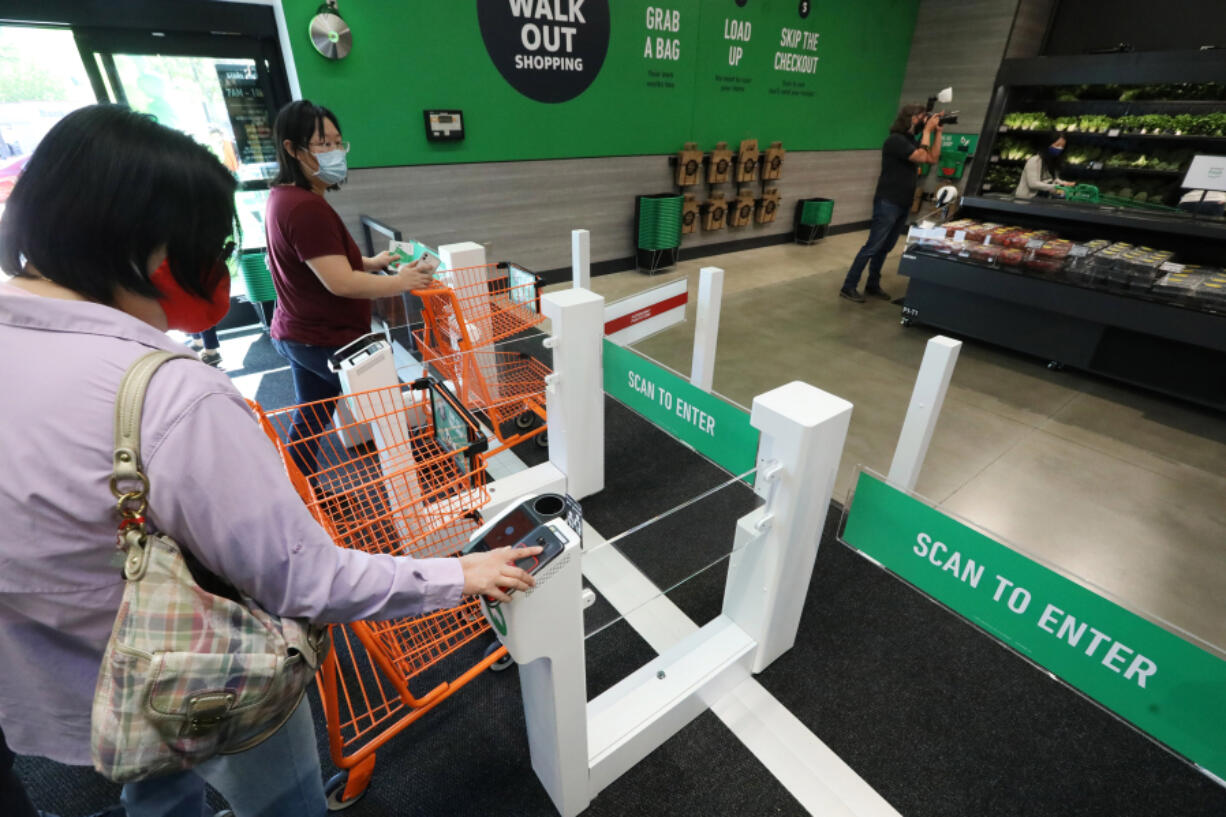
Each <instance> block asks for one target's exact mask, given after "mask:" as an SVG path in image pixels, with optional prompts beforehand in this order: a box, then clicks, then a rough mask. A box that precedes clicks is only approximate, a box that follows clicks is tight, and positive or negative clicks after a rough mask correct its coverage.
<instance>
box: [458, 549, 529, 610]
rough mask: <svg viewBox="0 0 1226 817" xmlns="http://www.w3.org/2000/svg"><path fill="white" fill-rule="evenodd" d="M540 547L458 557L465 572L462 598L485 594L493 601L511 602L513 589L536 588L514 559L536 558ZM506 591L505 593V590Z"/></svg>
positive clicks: (483, 552) (497, 550)
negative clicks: (510, 594) (463, 596)
mask: <svg viewBox="0 0 1226 817" xmlns="http://www.w3.org/2000/svg"><path fill="white" fill-rule="evenodd" d="M542 550H543V548H541V547H538V546H536V545H533V546H532V547H520V548H509V547H502V548H498V549H496V550H490V551H480V552H477V553H469V554H467V555H466V556H461V557H460V567H461V568H462V569H463V570H464V591H463V592H464V595H466V596H472V595H477V594H480V595H484V596H487V597H489V598H491V599H494V600H496V601H510V600H511V597H510V596H509V595H507V594H508V593H509V592H510V591H512V590H527V589H529V588H530V587H535V586H536V579H534V578H532V576H531V575H529V573H528V572H527V571H526V570H523V569H522V568H519V567H516V566H515V561H516V560H517V559H524V558H525V557H528V556H537V555H539V554H540V553H541V551H542ZM503 588H505V591H504V589H503Z"/></svg>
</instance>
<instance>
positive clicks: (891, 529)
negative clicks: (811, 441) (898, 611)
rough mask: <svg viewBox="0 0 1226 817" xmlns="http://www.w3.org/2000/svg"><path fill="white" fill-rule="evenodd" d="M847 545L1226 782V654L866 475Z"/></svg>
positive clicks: (858, 491) (853, 511) (858, 492)
mask: <svg viewBox="0 0 1226 817" xmlns="http://www.w3.org/2000/svg"><path fill="white" fill-rule="evenodd" d="M843 541H844V542H846V543H847V544H848V545H850V546H851V547H853V548H855V549H857V550H859V551H861V552H862V553H864V554H866V555H868V556H870V557H872V558H873V559H875V560H876V561H878V562H880V563H881V564H883V565H884V566H885V567H887V568H888V569H890V570H891V571H893V572H894V573H897V574H898V575H899V576H901V577H902V578H904V579H906V580H907V581H908V582H910V583H911V584H913V585H915V586H916V587H918V588H919V589H920V590H922V591H924V592H925V593H927V594H928V595H930V596H932V597H933V598H935V599H937V600H938V601H940V602H941V603H942V604H945V605H946V606H948V607H950V608H951V609H953V610H954V611H955V612H957V613H959V614H960V615H962V616H965V617H966V618H968V619H970V620H971V621H972V622H974V623H975V624H977V625H978V626H979V627H981V628H983V629H984V630H986V631H987V632H988V633H990V634H992V635H993V636H995V637H996V638H998V639H1000V640H1001V641H1003V642H1004V643H1006V644H1008V645H1009V646H1010V647H1012V648H1013V649H1015V650H1017V651H1018V652H1020V653H1021V654H1022V655H1024V656H1026V657H1027V658H1029V659H1030V660H1031V661H1034V662H1035V663H1037V664H1039V665H1040V666H1042V667H1045V668H1046V669H1048V670H1050V671H1051V672H1052V673H1054V674H1055V675H1057V676H1059V677H1060V678H1061V679H1062V680H1064V681H1065V682H1067V683H1069V684H1070V685H1072V686H1074V687H1076V688H1077V689H1079V690H1081V691H1082V692H1083V693H1085V694H1086V695H1088V696H1089V697H1090V698H1093V699H1094V700H1095V701H1098V702H1099V703H1100V704H1102V705H1103V706H1105V707H1106V708H1107V709H1109V710H1111V711H1112V712H1114V713H1116V714H1117V715H1119V716H1120V717H1122V718H1124V719H1125V720H1127V721H1129V722H1130V723H1132V724H1133V725H1134V726H1136V727H1138V728H1139V729H1141V730H1143V731H1145V732H1147V733H1149V734H1150V735H1151V736H1153V737H1154V738H1156V739H1158V740H1160V741H1162V742H1163V743H1165V744H1166V745H1167V746H1169V747H1171V748H1172V749H1174V750H1175V751H1177V752H1179V753H1180V754H1182V755H1184V756H1185V757H1187V758H1189V759H1190V760H1192V761H1193V762H1195V763H1197V764H1198V765H1200V766H1201V767H1203V768H1205V769H1207V770H1208V771H1210V772H1212V773H1213V774H1215V775H1217V776H1218V777H1226V661H1223V660H1222V659H1221V658H1218V657H1217V656H1215V655H1213V654H1211V653H1209V652H1206V651H1205V650H1203V649H1200V648H1198V647H1196V646H1194V645H1193V644H1191V643H1190V642H1188V641H1185V640H1184V639H1182V638H1180V637H1178V636H1176V635H1174V634H1173V633H1170V632H1168V631H1167V630H1164V629H1162V628H1161V627H1159V626H1157V625H1155V624H1153V623H1152V622H1150V621H1147V620H1146V619H1144V618H1141V617H1140V616H1138V615H1136V614H1134V613H1132V612H1129V611H1128V610H1125V609H1124V608H1123V607H1120V606H1119V605H1118V604H1115V603H1114V602H1112V601H1109V600H1107V599H1105V598H1103V597H1102V596H1099V595H1097V594H1096V593H1093V592H1092V591H1090V590H1087V589H1086V588H1084V587H1082V586H1081V585H1079V584H1077V583H1076V582H1073V581H1072V580H1070V579H1067V578H1065V577H1064V576H1062V575H1060V574H1058V573H1056V572H1054V571H1053V570H1051V569H1049V568H1047V567H1044V566H1043V565H1040V564H1038V563H1036V562H1033V561H1031V560H1030V559H1028V558H1026V557H1025V556H1023V555H1021V554H1019V553H1017V552H1016V551H1014V550H1012V549H1011V548H1008V547H1005V546H1004V545H1002V544H1000V543H998V542H995V541H993V540H992V539H990V538H988V537H987V536H985V535H983V534H982V533H979V532H978V531H976V530H973V529H971V528H968V527H967V526H965V525H963V524H961V523H960V522H958V521H956V520H954V519H952V518H950V517H948V516H946V515H945V514H943V513H941V512H940V511H938V510H936V509H934V508H932V507H930V506H929V505H927V504H925V503H924V502H921V501H920V500H918V499H915V498H914V497H912V496H910V495H908V494H906V493H904V492H903V491H900V490H898V489H897V488H894V487H892V486H890V485H887V484H886V483H885V482H883V481H882V480H881V479H879V478H877V477H874V476H872V475H870V474H867V473H864V472H861V473H860V477H859V480H858V482H857V483H856V492H855V496H854V498H853V500H852V503H851V509H850V511H849V513H848V516H847V525H846V529H845V530H844V532H843Z"/></svg>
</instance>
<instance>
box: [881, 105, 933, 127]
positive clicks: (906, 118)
mask: <svg viewBox="0 0 1226 817" xmlns="http://www.w3.org/2000/svg"><path fill="white" fill-rule="evenodd" d="M927 110H928V109H927V108H925V107H924V106H923V105H920V104H918V103H914V102H913V103H911V104H909V105H903V106H902V107H901V108H899V109H898V116H896V117H894V124H892V125H890V133H903V134H907V133H911V130H912V129H911V117H913V116H915V115H916V114H917V113H925V112H926V111H927Z"/></svg>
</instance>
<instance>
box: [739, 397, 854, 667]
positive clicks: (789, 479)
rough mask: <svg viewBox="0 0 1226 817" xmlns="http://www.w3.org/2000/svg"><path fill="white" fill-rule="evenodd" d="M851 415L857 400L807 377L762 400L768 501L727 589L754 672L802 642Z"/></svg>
mask: <svg viewBox="0 0 1226 817" xmlns="http://www.w3.org/2000/svg"><path fill="white" fill-rule="evenodd" d="M850 421H851V403H849V402H847V401H846V400H844V399H842V398H840V397H836V396H834V395H833V394H829V393H827V392H824V391H822V390H821V389H818V388H815V387H813V386H810V385H809V384H807V383H801V382H799V381H793V382H792V383H788V384H787V385H785V386H780V387H779V388H777V389H773V390H771V391H769V392H766V393H765V394H760V395H758V396H757V397H755V398H754V401H753V410H752V412H751V414H750V422H751V423H752V424H753V426H754V427H755V428H757V429H760V430H761V431H762V438H761V441H760V442H759V444H758V463H757V464H758V471H757V478H756V480H755V490H756V491H757V492H758V493H759V494H762V495H763V496H765V497H766V500H767V501H766V505H765V506H764V507H762V508H760V509H758V510H757V511H755V512H754V514H750V515H749V516H748V517H746V518H745V519H743V520H742V523H741V524H740V525H739V526H738V530H737V540H738V541H737V545H738V548H737V550H736V551H735V552H734V553H733V554H732V558H731V561H730V562H729V564H728V581H727V584H726V585H725V588H724V615H726V616H728V618H730V619H732V620H733V621H734V622H736V623H737V624H738V625H740V627H741V628H742V629H743V630H744V631H745V632H746V633H748V634H749V636H750V637H751V638H753V640H754V641H755V642H757V647H756V650H755V652H754V655H753V659H752V662H751V665H750V670H751V671H753V672H760V671H762V670H763V669H765V668H766V667H767V666H768V665H770V663H771V662H772V661H774V660H775V659H776V658H778V657H779V656H780V655H782V654H783V653H785V652H787V650H789V649H790V648H791V646H792V645H793V644H794V643H795V642H796V631H797V629H798V628H799V627H800V613H801V610H802V609H803V607H804V602H805V594H806V593H807V592H808V589H809V579H810V577H811V576H812V574H813V563H814V561H815V560H816V559H817V547H818V544H819V543H820V541H821V535H822V528H823V526H824V525H825V522H826V511H827V509H828V508H829V507H830V497H831V494H832V493H833V492H834V479H835V475H836V474H837V473H838V468H839V459H840V458H841V457H842V455H843V443H844V441H845V440H846V438H847V426H848V423H850ZM755 516H756V519H755ZM747 537H750V538H756V541H754V542H752V543H750V544H745V545H744V546H743V547H741V545H742V544H743V543H744V542H745V539H746V538H747Z"/></svg>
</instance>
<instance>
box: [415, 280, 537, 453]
mask: <svg viewBox="0 0 1226 817" xmlns="http://www.w3.org/2000/svg"><path fill="white" fill-rule="evenodd" d="M540 287H541V282H540V278H539V276H537V275H535V274H534V273H531V272H528V271H526V270H524V269H522V268H521V267H518V266H516V265H513V264H506V263H503V264H496V265H488V266H480V267H466V268H462V269H455V270H447V271H445V272H443V273H441V274H440V282H439V285H438V286H435V287H433V288H431V289H427V290H417V291H415V292H414V294H415V295H418V296H420V297H421V301H422V320H423V324H422V327H421V328H420V329H418V330H416V331H415V332H414V339H415V341H416V346H417V350H418V353H419V354H420V355H421V358H422V364H423V365H425V366H429V367H430V368H431V369H433V370H434V371H435V372H437V373H438V375H439V376H440V377H442V378H443V379H445V380H448V381H450V382H451V383H454V384H455V389H456V393H457V395H458V396H459V398H460V400H461V402H463V404H464V405H465V406H466V407H468V408H469V409H471V410H473V411H477V412H481V413H482V414H484V415H485V416H486V417H487V418H489V421H490V426H491V428H492V429H493V431H494V434H495V435H496V436H497V437H498V440H499V441H500V442H501V443H502V444H503V445H502V448H509V447H510V446H513V445H516V444H518V443H521V442H523V441H524V440H527V439H529V438H533V437H534V438H536V440H537V442H538V444H540V445H545V444H546V439H547V438H546V436H545V378H546V377H547V376H548V375H549V374H550V373H551V370H550V368H549V366H548V365H546V364H545V363H543V362H542V361H541V360H540V359H538V358H537V357H534V356H533V355H532V354H530V353H529V352H527V351H522V350H515V349H511V348H509V347H510V346H511V345H513V344H508V343H506V341H508V340H511V339H512V338H516V336H522V335H523V334H524V333H527V332H528V330H530V329H532V328H533V327H535V326H537V325H538V324H539V323H541V321H542V320H544V316H543V315H542V314H541V310H540ZM512 421H514V423H515V426H514V428H515V431H514V432H512V433H506V432H505V431H504V427H505V426H506V425H507V424H508V423H510V422H512ZM499 450H501V449H499Z"/></svg>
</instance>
